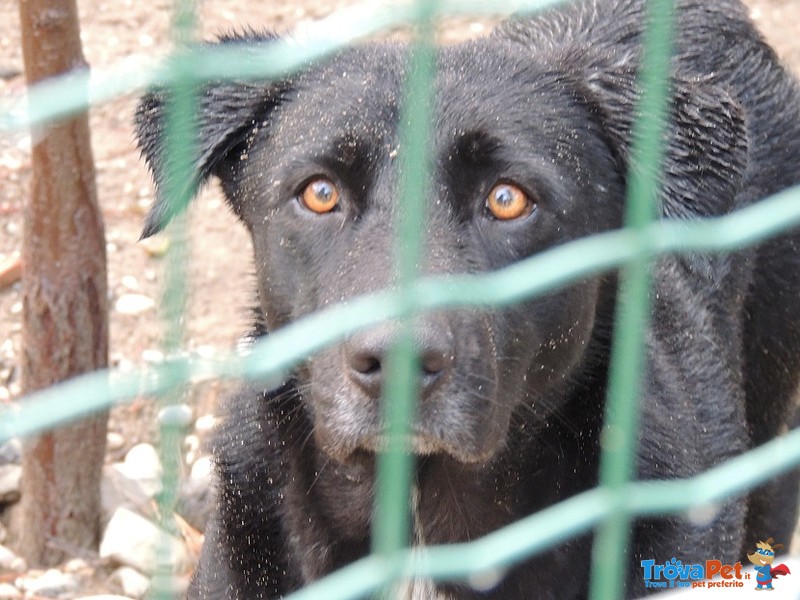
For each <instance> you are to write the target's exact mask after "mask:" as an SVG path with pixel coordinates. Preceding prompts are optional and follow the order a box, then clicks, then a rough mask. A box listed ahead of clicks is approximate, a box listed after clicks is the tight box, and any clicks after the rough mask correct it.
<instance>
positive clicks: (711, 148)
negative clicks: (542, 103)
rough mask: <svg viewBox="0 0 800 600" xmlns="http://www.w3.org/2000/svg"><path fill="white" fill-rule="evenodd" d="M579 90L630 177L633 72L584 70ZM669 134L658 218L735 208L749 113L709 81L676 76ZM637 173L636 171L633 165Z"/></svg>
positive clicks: (634, 106)
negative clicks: (746, 119) (582, 91)
mask: <svg viewBox="0 0 800 600" xmlns="http://www.w3.org/2000/svg"><path fill="white" fill-rule="evenodd" d="M581 79H582V85H584V86H585V89H586V97H587V101H588V102H589V104H590V106H591V107H592V110H593V112H594V113H595V114H596V116H597V117H598V119H599V122H600V127H601V129H602V131H603V132H604V134H605V135H606V136H607V139H608V142H609V145H610V146H611V148H612V151H613V152H614V153H615V154H616V155H617V157H618V159H619V160H620V162H621V166H622V168H623V169H625V171H626V172H627V171H628V169H629V168H630V148H631V142H632V140H631V137H632V135H631V131H632V130H633V125H634V119H635V118H636V114H637V107H638V106H639V100H640V97H641V94H640V91H639V88H638V83H637V81H636V74H635V72H634V70H633V69H632V68H627V67H618V68H617V69H611V70H609V69H607V68H606V69H602V68H598V69H596V70H590V71H589V72H588V73H587V72H585V71H584V74H583V76H582V77H581ZM671 83H672V85H671V95H672V101H671V103H670V107H669V113H668V122H667V126H666V131H665V152H664V161H663V164H662V181H661V183H662V188H661V197H660V211H661V214H662V215H664V216H667V217H677V218H682V217H709V216H716V215H721V214H725V213H727V212H728V211H730V210H731V209H732V208H733V203H734V199H735V197H736V195H737V192H738V191H739V190H740V188H741V185H742V181H743V176H744V173H745V170H746V168H747V160H748V139H747V127H746V123H745V113H744V110H743V109H742V107H741V106H740V105H739V103H738V102H736V100H735V99H734V98H733V97H732V96H731V95H730V94H729V93H728V91H727V89H726V88H725V87H724V86H723V85H721V84H719V83H716V82H714V81H712V80H711V79H710V78H700V77H690V76H683V75H676V76H674V77H673V79H672V82H671ZM634 168H635V167H634Z"/></svg>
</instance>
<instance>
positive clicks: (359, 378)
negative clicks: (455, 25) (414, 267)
mask: <svg viewBox="0 0 800 600" xmlns="http://www.w3.org/2000/svg"><path fill="white" fill-rule="evenodd" d="M225 43H230V41H228V42H225ZM250 43H268V41H267V40H250ZM407 59H408V53H407V49H406V48H404V47H402V46H399V45H390V44H386V45H369V46H365V47H359V48H353V49H348V50H345V51H343V52H341V53H339V54H337V55H335V56H334V57H332V58H329V59H326V60H325V61H323V62H320V63H318V64H314V65H311V66H309V67H308V68H307V69H306V70H304V71H302V72H300V73H297V74H295V75H293V76H292V77H291V78H289V79H287V80H284V81H280V82H274V83H263V84H259V83H236V82H225V83H211V84H209V85H207V86H206V87H204V88H203V89H202V90H201V91H202V93H201V97H200V99H199V109H198V111H197V114H196V116H195V123H196V126H197V130H198V132H199V148H198V149H197V152H196V156H195V164H194V167H195V173H194V179H193V181H191V182H190V185H192V186H193V187H197V185H199V184H200V183H202V182H203V181H204V180H206V179H207V178H209V177H210V176H212V175H213V176H216V177H217V178H218V179H219V180H220V182H221V184H222V189H223V190H224V193H225V195H226V197H227V199H228V201H229V203H230V206H231V208H232V209H233V210H234V211H235V213H236V214H237V215H238V216H239V218H240V219H241V221H242V222H243V223H244V225H245V226H246V227H247V229H248V230H249V232H250V234H251V236H252V239H253V245H254V250H255V259H256V270H257V278H258V292H259V301H260V307H261V310H262V311H263V314H264V316H265V320H266V323H267V328H268V329H269V330H274V329H275V328H278V327H281V326H283V325H286V324H287V323H291V322H292V321H294V320H296V319H297V318H299V317H301V316H303V315H307V314H309V313H311V312H312V311H315V310H319V309H322V308H324V307H326V306H329V305H332V304H335V303H339V302H347V301H348V300H349V299H351V298H354V297H356V296H359V295H363V294H366V293H369V292H373V291H376V290H379V289H382V288H386V287H391V286H392V285H393V277H394V268H393V242H392V240H393V231H394V225H395V221H396V219H397V213H398V190H399V187H400V185H401V181H400V178H401V176H400V174H399V172H398V168H399V162H400V161H399V160H398V157H399V156H400V155H401V154H402V153H404V152H410V151H418V149H417V150H415V149H410V148H404V147H402V146H401V145H400V129H401V127H402V126H403V125H404V124H403V123H401V122H400V119H401V117H400V115H401V111H400V101H401V98H402V97H403V91H402V90H403V84H404V80H405V65H406V63H407ZM589 62H590V61H584V62H582V63H581V62H580V61H578V60H577V59H575V60H572V62H570V59H564V58H562V57H560V56H549V57H548V56H544V57H542V56H535V55H534V54H533V53H531V52H526V51H525V50H524V49H523V48H522V47H521V46H518V45H516V44H515V43H513V42H511V41H508V40H502V39H498V38H494V39H489V40H481V41H474V42H470V43H466V44H463V45H460V46H455V47H450V48H445V49H441V50H440V51H439V53H438V56H437V75H436V83H435V107H434V117H433V122H432V129H431V141H430V148H429V151H430V157H431V165H432V169H431V171H432V176H431V179H430V181H429V182H428V184H427V188H426V193H425V206H426V220H425V225H424V240H425V246H424V252H423V257H424V258H423V260H422V262H421V264H420V269H421V271H422V272H423V273H425V274H453V273H478V272H484V271H490V270H494V269H499V268H502V267H503V266H506V265H508V264H510V263H512V262H514V261H518V260H520V259H523V258H525V257H528V256H531V255H533V254H536V253H537V252H540V251H541V250H544V249H546V248H549V247H552V246H555V245H558V244H562V243H565V242H569V241H570V240H574V239H577V238H579V237H583V236H586V235H590V234H592V233H595V232H599V231H603V230H608V229H612V228H616V227H619V226H620V225H621V223H622V216H621V215H622V212H623V196H624V185H625V176H626V170H627V160H628V159H627V157H628V145H629V137H630V136H629V133H628V131H629V127H630V124H631V122H632V120H633V114H634V105H635V101H636V96H637V94H636V92H635V85H634V77H633V75H632V69H633V67H632V66H630V65H626V66H623V67H620V66H619V65H617V66H615V69H616V70H612V69H609V70H608V71H603V70H602V69H599V68H597V67H596V65H592V66H590V65H589ZM709 85H710V84H709ZM676 87H677V94H678V97H679V98H680V102H678V103H676V108H675V109H674V111H673V112H674V116H673V120H674V121H675V123H676V124H673V126H672V127H671V133H670V135H669V138H668V144H669V146H670V153H671V154H675V155H676V156H683V157H684V158H685V157H687V156H688V157H690V158H692V159H697V160H699V161H701V163H702V161H703V160H705V158H704V156H709V155H710V156H714V157H721V158H720V160H718V161H717V162H718V163H719V164H717V163H714V165H713V168H710V169H705V170H703V168H701V167H698V166H697V165H696V164H694V165H687V164H685V163H684V162H680V161H676V162H675V163H674V164H671V163H670V164H668V165H667V175H666V176H665V185H664V189H665V192H664V195H663V197H662V203H663V204H664V206H665V207H670V206H673V207H678V208H681V209H682V210H683V212H686V213H695V212H702V210H701V209H704V207H705V205H706V204H708V205H709V206H714V207H717V206H718V205H719V203H718V202H717V200H716V198H715V195H716V196H719V195H720V193H722V194H728V195H729V197H730V198H732V197H733V194H734V191H735V186H736V185H737V183H736V182H738V174H739V173H740V171H741V169H742V168H743V167H742V165H743V164H744V160H745V158H744V153H745V150H744V149H743V147H742V144H740V143H739V142H738V141H737V140H739V139H744V134H743V123H742V120H741V116H740V114H739V112H738V111H737V110H736V107H735V105H734V104H733V103H732V102H730V101H729V100H727V96H726V95H725V94H724V92H720V91H719V90H716V89H711V90H708V89H706V87H704V84H701V83H698V82H681V83H680V85H677V86H676ZM165 105H166V94H165V93H164V92H163V91H154V92H151V93H149V94H148V95H147V96H145V98H144V99H143V101H142V103H141V105H140V107H139V110H138V113H137V127H138V135H139V141H140V144H141V147H142V149H143V152H144V155H145V158H146V159H147V161H148V163H149V165H150V167H151V169H152V171H153V173H154V178H155V181H156V184H157V187H158V188H159V190H163V189H164V187H165V185H166V184H167V183H169V182H167V181H166V179H165V178H166V177H167V176H168V173H167V163H168V157H167V156H166V154H165V149H164V134H163V132H164V120H165V112H166V109H165ZM709 115H711V116H709ZM713 115H717V116H713ZM712 117H713V118H712ZM704 119H705V120H708V119H711V121H713V123H712V124H713V125H715V127H707V128H706V129H702V128H701V127H700V126H701V125H703V124H704V123H703V120H704ZM716 125H719V126H718V127H716ZM698 132H699V133H700V135H699V136H698ZM703 136H706V137H703ZM702 164H705V165H708V164H709V162H708V161H707V160H706V162H705V163H702ZM728 181H730V182H731V183H730V185H728V183H727V182H728ZM173 187H175V186H173ZM696 190H702V191H703V193H702V194H699V195H698V194H696V193H695V192H696ZM709 195H710V196H709ZM709 197H710V198H711V200H708V198H709ZM685 198H688V199H693V198H694V199H696V198H702V199H703V202H702V203H699V204H697V206H695V205H691V206H687V201H685ZM727 201H729V200H726V202H727ZM698 206H699V208H698ZM665 210H666V209H665ZM714 210H717V209H716V208H714V209H712V210H709V211H708V212H713V211H714ZM169 214H170V204H169V199H168V198H165V197H163V195H161V193H159V195H158V197H157V201H156V203H155V205H154V207H153V209H152V211H151V213H150V215H149V219H148V222H147V225H146V228H145V235H150V234H152V233H155V232H156V231H158V230H160V229H161V228H162V227H163V226H164V225H165V222H166V220H168V215H169ZM606 288H607V286H605V285H604V283H603V280H602V279H601V278H599V277H595V278H591V279H587V280H585V281H582V282H580V283H578V284H574V285H572V286H571V287H569V288H568V289H564V290H560V291H556V292H553V293H550V294H548V295H546V296H544V297H541V298H538V299H534V300H530V301H527V302H524V303H522V304H520V305H518V306H515V307H512V308H508V309H503V310H484V309H481V310H477V309H476V310H471V309H459V310H448V311H441V312H437V313H433V314H429V315H425V316H422V317H420V318H418V319H417V320H416V321H415V324H414V335H413V338H414V343H415V346H416V350H417V352H418V354H419V361H418V375H419V382H420V402H419V409H418V414H417V417H416V419H415V421H414V423H413V425H412V429H413V434H414V438H413V439H414V445H415V451H416V452H418V453H420V454H437V453H442V454H446V455H449V456H450V457H452V458H455V459H457V460H459V461H461V462H463V463H480V462H483V461H486V460H487V459H489V458H490V457H492V456H493V455H494V454H495V453H496V452H497V451H498V450H499V449H501V448H502V447H503V446H504V443H505V440H506V438H507V435H508V429H509V423H510V422H511V418H512V415H513V414H515V413H519V412H521V411H524V413H525V414H526V415H531V416H532V417H533V419H534V422H539V423H542V422H544V421H545V420H546V419H548V418H549V417H551V416H552V415H553V414H554V413H555V412H557V411H558V410H559V407H560V403H561V402H562V401H563V398H566V397H567V394H566V393H565V390H566V389H567V388H568V386H570V385H571V384H572V382H573V381H574V380H575V379H576V375H577V374H579V373H580V372H581V371H582V370H583V369H585V367H586V365H587V363H588V362H590V361H597V360H601V359H602V351H603V350H602V348H597V347H596V343H595V342H594V337H595V335H594V334H595V331H596V330H597V327H598V319H603V320H606V321H607V318H608V315H607V314H606V315H600V313H601V311H608V308H609V306H610V305H611V304H612V302H611V300H610V299H609V297H608V294H606V292H605V290H606ZM603 326H604V327H607V326H608V323H607V322H606V323H604V324H603ZM395 339H396V326H395V325H394V324H392V323H387V324H383V325H379V326H377V327H374V328H372V329H369V330H366V331H363V332H359V333H356V334H354V335H351V336H350V337H348V338H347V339H345V340H344V341H342V342H341V343H339V344H338V345H336V346H334V347H332V348H329V349H327V350H325V351H323V352H320V353H318V354H317V355H315V356H313V357H311V358H310V359H309V360H308V361H307V362H306V364H305V365H304V366H303V367H302V368H301V369H299V371H298V373H297V379H298V382H299V386H300V389H301V391H302V395H303V397H304V399H305V402H306V405H307V408H308V411H309V415H310V418H311V419H312V420H313V424H314V431H315V435H316V439H317V441H318V442H319V444H320V446H321V447H322V448H323V449H324V450H325V451H326V452H328V453H329V454H331V455H332V456H334V457H336V458H338V459H340V460H345V461H346V460H347V458H348V457H349V456H350V455H351V454H352V453H353V452H355V451H357V450H367V451H374V450H375V449H377V448H378V447H379V446H380V445H381V439H382V429H383V427H382V424H381V419H380V411H379V406H378V404H379V398H380V394H381V390H382V388H383V384H384V380H385V375H386V370H385V366H386V357H387V352H388V351H389V349H390V347H391V346H392V343H393V341H394V340H395Z"/></svg>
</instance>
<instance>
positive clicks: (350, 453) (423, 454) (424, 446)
mask: <svg viewBox="0 0 800 600" xmlns="http://www.w3.org/2000/svg"><path fill="white" fill-rule="evenodd" d="M339 441H340V442H341V440H339ZM392 442H394V445H393V444H392ZM324 448H325V451H326V453H327V454H328V455H330V456H331V457H332V458H334V459H335V460H336V461H337V462H339V463H341V464H343V465H351V466H357V465H363V464H364V463H366V462H368V461H374V459H375V457H376V456H377V455H378V454H380V453H383V452H387V451H389V450H391V449H399V450H400V451H401V452H404V453H406V454H408V455H410V456H412V457H414V458H415V459H423V458H431V457H435V456H447V457H449V458H451V459H453V460H455V461H456V462H459V463H462V464H465V465H474V464H480V463H484V462H486V461H488V460H489V458H491V456H492V454H493V453H492V452H491V450H488V451H484V452H482V453H475V452H469V451H467V450H465V449H464V448H460V447H457V446H454V445H453V444H450V443H448V442H447V441H446V440H444V439H441V438H437V437H434V436H431V435H429V434H425V433H411V434H408V435H405V436H401V437H398V438H396V439H394V440H392V439H391V438H390V436H389V434H388V433H381V434H378V435H374V436H367V437H364V438H362V439H360V440H358V442H357V443H355V444H353V445H351V446H344V445H342V444H341V443H339V444H336V445H334V446H331V445H327V444H326V445H325V446H324Z"/></svg>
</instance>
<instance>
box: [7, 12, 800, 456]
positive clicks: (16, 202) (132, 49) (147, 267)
mask: <svg viewBox="0 0 800 600" xmlns="http://www.w3.org/2000/svg"><path fill="white" fill-rule="evenodd" d="M713 1H714V0H709V2H713ZM354 3H355V2H354V1H353V0H289V1H287V2H276V1H263V0H261V1H259V0H205V1H201V2H199V3H198V13H199V20H198V25H199V28H200V30H201V32H202V36H203V37H210V36H213V35H214V34H216V33H219V32H223V31H227V30H231V29H234V28H242V27H245V26H252V27H255V28H262V27H268V28H271V29H275V30H278V31H281V30H285V29H288V28H290V27H292V26H294V25H296V24H298V23H299V22H302V21H306V20H313V19H318V18H321V17H324V16H326V15H328V14H330V13H332V12H333V11H335V10H337V9H340V8H342V7H344V6H347V5H352V4H354ZM78 4H79V8H80V12H81V22H82V31H83V33H82V37H83V46H84V53H85V55H86V58H87V60H88V62H89V64H90V65H91V67H92V69H94V70H95V71H97V72H102V71H113V70H115V69H119V68H121V67H120V63H121V61H123V60H124V59H128V58H130V57H132V56H134V57H135V56H140V57H141V56H159V55H162V54H164V53H165V52H166V51H167V49H168V48H169V26H170V8H171V5H172V2H169V1H167V0H114V1H112V0H79V2H78ZM747 4H748V5H749V6H750V7H751V12H752V16H753V18H754V20H755V21H756V23H757V24H758V25H759V26H760V27H761V29H762V30H763V32H764V33H765V34H766V36H767V37H768V38H769V40H770V42H771V43H772V44H773V45H774V46H775V47H776V48H777V50H778V52H779V54H780V55H781V56H782V57H783V58H784V60H785V61H786V62H787V63H788V64H789V65H790V66H791V67H792V68H793V69H794V70H795V71H796V72H798V73H800V35H798V25H800V0H747ZM0 22H1V23H3V25H2V26H0V103H2V101H3V100H4V98H5V99H7V98H8V97H13V96H14V95H16V94H19V93H20V92H21V90H22V89H23V86H24V82H23V78H22V77H21V76H20V75H19V74H18V73H19V72H21V71H22V57H21V50H20V33H19V27H18V15H17V2H16V1H15V0H0ZM485 30H486V27H485V25H484V22H482V21H478V20H471V19H464V20H462V21H461V22H459V23H458V24H456V26H454V27H453V28H452V29H451V30H450V36H451V37H461V36H464V35H479V34H481V33H482V32H483V31H485ZM15 73H17V74H16V75H15ZM134 105H135V98H134V97H133V96H128V97H124V98H121V99H118V100H115V101H112V102H108V103H106V104H103V105H100V106H96V107H94V108H92V110H91V128H92V143H93V150H94V156H95V164H96V168H97V186H98V196H99V199H100V202H101V205H102V209H103V214H104V217H105V224H106V235H107V240H108V245H107V250H108V278H109V293H110V307H111V346H110V347H111V361H112V363H113V364H114V365H116V366H119V367H121V368H129V367H131V366H134V365H138V364H142V363H143V362H147V361H150V360H154V359H157V357H158V351H159V347H160V344H161V339H162V330H163V324H162V323H161V321H160V320H159V316H158V313H157V310H156V309H155V308H150V309H146V310H144V311H143V312H140V313H138V314H129V313H127V312H126V311H124V310H117V301H118V300H119V299H120V298H121V297H123V296H125V295H126V294H131V293H135V294H141V295H144V296H146V297H148V298H151V299H154V300H156V301H157V300H158V298H159V295H160V293H161V288H162V283H163V270H164V260H163V258H161V257H159V256H158V254H159V252H158V250H159V248H158V247H155V248H154V247H153V246H148V245H143V244H140V243H138V242H137V240H138V238H139V233H140V227H141V221H142V217H143V214H144V212H145V211H146V210H147V207H148V206H149V205H150V203H151V201H152V199H153V190H152V186H151V182H150V177H149V175H148V173H147V172H146V170H145V168H144V166H143V164H142V162H141V160H140V158H139V156H138V153H137V151H136V149H135V146H134V142H133V133H132V115H133V111H134ZM29 145H30V139H29V138H28V137H27V136H25V135H22V134H19V135H7V134H3V133H0V264H1V263H2V261H3V260H4V259H7V258H9V257H11V256H12V255H13V254H14V253H15V252H18V251H19V249H20V247H21V244H22V238H21V236H22V209H23V204H24V202H25V199H26V197H27V195H28V192H27V185H28V182H29V179H30V152H29ZM190 231H191V260H190V264H189V273H190V298H191V300H190V310H189V313H188V316H187V319H186V321H185V324H186V346H187V347H188V348H189V349H190V350H194V351H198V352H201V353H205V354H208V353H213V352H215V351H218V350H226V349H229V348H230V347H231V346H232V345H233V344H234V343H235V340H236V338H237V336H239V335H240V334H242V333H243V332H245V331H246V330H247V328H248V312H247V310H246V307H247V306H248V304H249V303H250V302H251V299H252V293H253V292H252V288H253V284H252V280H251V275H250V274H251V272H252V270H253V268H252V264H251V261H250V257H249V256H250V252H249V249H248V245H249V242H248V240H247V239H246V236H245V232H244V229H243V228H242V227H241V226H240V225H239V224H238V223H237V222H236V221H235V219H234V218H233V217H232V216H231V215H230V213H229V211H228V210H227V208H226V207H225V206H224V202H223V200H222V198H221V194H220V192H219V190H218V188H217V187H216V185H212V186H210V187H209V188H208V189H206V190H205V191H204V192H203V193H202V194H201V196H200V198H199V199H198V200H197V201H196V202H195V203H194V205H193V207H192V208H191V211H190ZM166 243H168V240H167V239H166V238H165V237H160V238H159V239H158V240H157V243H156V246H159V245H164V244H166ZM20 317H21V298H20V291H19V284H16V285H13V286H11V287H7V288H5V289H2V290H0V403H3V402H7V401H8V399H9V398H12V397H14V396H16V395H17V394H18V393H19V383H18V377H19V375H18V369H17V367H16V360H17V357H18V355H19V350H20V344H21V325H20ZM192 394H193V396H194V397H193V399H192V402H193V403H194V405H195V407H196V414H197V415H202V414H206V413H208V412H210V411H211V410H212V407H213V406H214V404H215V402H216V399H217V397H218V396H219V394H220V387H219V385H218V384H208V385H204V386H202V387H200V388H198V389H196V390H194V391H193V392H192ZM151 416H152V408H151V407H150V405H149V404H148V403H147V402H145V401H143V400H139V401H136V402H134V403H132V404H130V405H128V406H125V407H121V408H117V409H116V410H115V411H114V414H113V417H112V421H111V429H112V430H113V431H116V432H118V433H121V434H122V435H123V437H124V439H125V440H126V444H127V446H128V447H129V446H132V445H133V444H135V443H137V442H139V441H146V440H149V439H152V436H153V431H154V425H153V419H152V418H151Z"/></svg>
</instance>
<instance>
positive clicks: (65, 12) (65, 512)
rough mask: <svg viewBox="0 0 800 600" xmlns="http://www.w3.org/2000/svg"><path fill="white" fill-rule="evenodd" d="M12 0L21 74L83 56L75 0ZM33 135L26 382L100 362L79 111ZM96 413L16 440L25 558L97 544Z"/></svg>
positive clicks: (95, 256) (97, 226) (100, 253)
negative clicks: (21, 445) (20, 451)
mask: <svg viewBox="0 0 800 600" xmlns="http://www.w3.org/2000/svg"><path fill="white" fill-rule="evenodd" d="M19 8H20V20H21V24H22V45H23V57H24V61H25V75H26V77H27V81H28V83H29V84H33V83H35V82H37V81H41V80H43V79H46V78H48V77H52V76H55V75H59V74H63V73H67V72H70V71H75V70H78V69H86V68H88V67H87V64H86V61H85V60H84V58H83V51H82V48H81V42H80V26H79V23H78V9H77V6H76V2H75V0H20V3H19ZM57 101H58V98H53V102H57ZM32 144H33V161H32V162H33V177H32V181H31V195H30V201H29V202H28V204H27V206H26V210H25V226H24V227H25V237H24V242H23V250H22V263H23V265H24V272H23V278H22V294H23V347H24V349H23V356H22V369H21V371H22V386H23V390H24V391H26V392H29V391H33V390H37V389H41V388H44V387H47V386H50V385H52V384H55V383H57V382H59V381H61V380H64V379H67V378H69V377H72V376H75V375H78V374H80V373H84V372H87V371H92V370H95V369H99V368H103V367H105V366H106V365H107V363H108V307H107V296H106V257H105V234H104V228H103V220H102V216H101V214H100V210H99V208H98V205H97V194H96V189H95V172H94V162H93V159H92V151H91V143H90V138H89V124H88V116H87V113H82V114H79V115H76V116H74V117H71V118H69V119H67V120H63V121H59V122H57V123H53V124H51V125H48V126H47V127H46V128H44V129H42V130H40V131H34V132H33V133H32ZM106 424H107V414H99V415H96V416H93V417H91V418H88V419H86V420H84V421H81V422H79V423H75V424H72V425H69V426H65V427H63V428H60V429H57V430H54V431H50V432H47V433H44V434H42V435H40V436H38V437H36V438H34V439H31V440H28V441H27V443H26V445H25V450H24V456H23V476H22V500H21V508H20V512H19V515H18V516H19V518H18V520H17V522H16V527H15V534H16V536H15V537H16V538H17V549H18V551H19V552H20V554H22V555H23V556H24V557H25V558H26V559H27V560H28V561H29V562H30V563H32V564H39V565H54V564H57V563H59V562H61V561H62V560H64V559H65V558H66V557H69V556H74V555H75V554H76V553H79V552H80V551H81V550H82V549H87V548H92V547H95V546H96V544H97V542H98V537H99V522H100V476H101V469H102V464H103V456H104V452H105V441H106Z"/></svg>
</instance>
